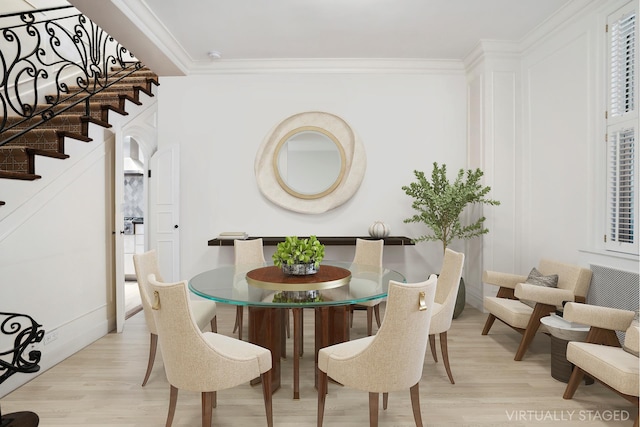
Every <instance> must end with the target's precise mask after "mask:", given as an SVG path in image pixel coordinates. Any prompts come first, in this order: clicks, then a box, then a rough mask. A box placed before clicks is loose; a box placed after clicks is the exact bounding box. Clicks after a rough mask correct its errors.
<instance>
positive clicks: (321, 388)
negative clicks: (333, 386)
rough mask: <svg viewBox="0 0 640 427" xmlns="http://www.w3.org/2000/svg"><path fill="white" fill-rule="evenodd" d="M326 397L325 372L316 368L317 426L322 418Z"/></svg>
mask: <svg viewBox="0 0 640 427" xmlns="http://www.w3.org/2000/svg"><path fill="white" fill-rule="evenodd" d="M326 397H327V374H326V373H325V372H322V371H321V370H320V369H318V427H322V421H323V419H324V401H325V399H326Z"/></svg>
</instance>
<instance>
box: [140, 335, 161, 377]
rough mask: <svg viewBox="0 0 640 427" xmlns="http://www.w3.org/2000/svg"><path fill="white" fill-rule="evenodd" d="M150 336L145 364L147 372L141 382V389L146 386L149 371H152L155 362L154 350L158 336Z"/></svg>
mask: <svg viewBox="0 0 640 427" xmlns="http://www.w3.org/2000/svg"><path fill="white" fill-rule="evenodd" d="M149 335H151V339H150V342H149V362H147V372H146V373H145V374H144V380H142V387H144V386H145V384H147V381H148V380H149V375H151V370H152V369H153V362H154V361H155V360H156V350H157V349H158V336H157V335H156V334H149Z"/></svg>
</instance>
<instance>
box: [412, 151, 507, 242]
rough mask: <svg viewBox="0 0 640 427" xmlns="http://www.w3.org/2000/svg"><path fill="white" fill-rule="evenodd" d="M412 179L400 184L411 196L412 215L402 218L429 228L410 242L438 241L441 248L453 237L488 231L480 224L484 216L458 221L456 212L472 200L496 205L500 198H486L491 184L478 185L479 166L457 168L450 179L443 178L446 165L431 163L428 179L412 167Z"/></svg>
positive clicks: (481, 173) (465, 236)
mask: <svg viewBox="0 0 640 427" xmlns="http://www.w3.org/2000/svg"><path fill="white" fill-rule="evenodd" d="M413 173H414V175H415V176H416V182H412V183H411V184H409V185H408V186H403V187H402V189H403V190H404V192H405V193H406V194H407V195H408V196H410V197H413V199H414V200H413V203H412V204H411V207H412V208H413V209H415V210H416V211H417V213H416V214H415V215H413V216H412V217H410V218H407V219H405V220H404V222H405V223H411V222H417V223H423V224H426V225H427V227H429V228H430V229H431V231H432V233H431V234H426V235H423V236H420V237H417V238H415V239H413V241H414V242H421V241H438V240H439V241H441V242H442V250H443V252H444V251H445V250H446V249H447V246H449V243H451V241H452V240H453V239H456V238H458V239H471V238H473V237H477V236H480V235H483V234H486V233H488V232H489V230H488V229H487V228H486V227H485V226H484V221H485V219H486V218H485V217H484V216H482V217H480V218H478V219H477V220H476V221H475V222H473V223H472V224H469V225H462V224H461V222H460V215H461V214H462V211H463V210H464V209H465V208H466V207H467V206H468V205H473V204H476V203H479V204H487V205H493V206H497V205H500V202H499V201H497V200H493V199H489V198H487V197H486V196H487V194H488V193H489V191H491V187H488V186H482V184H481V183H480V180H481V178H482V176H483V175H484V173H483V172H482V171H481V170H480V169H476V170H472V169H469V170H467V171H466V172H465V170H464V169H460V171H459V172H458V176H457V177H456V179H455V181H454V182H453V183H451V182H449V179H448V178H447V166H446V165H442V166H438V163H436V162H434V163H433V171H432V172H431V181H429V179H427V177H426V176H425V174H424V172H421V171H417V170H414V171H413Z"/></svg>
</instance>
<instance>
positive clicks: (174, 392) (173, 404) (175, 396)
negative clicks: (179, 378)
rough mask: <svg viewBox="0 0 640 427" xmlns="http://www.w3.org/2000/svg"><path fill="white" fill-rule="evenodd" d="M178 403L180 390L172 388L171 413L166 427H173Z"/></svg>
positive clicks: (170, 393) (170, 398) (170, 396)
mask: <svg viewBox="0 0 640 427" xmlns="http://www.w3.org/2000/svg"><path fill="white" fill-rule="evenodd" d="M177 402H178V389H177V388H175V387H174V386H170V392H169V413H168V414H167V424H166V427H171V424H172V423H173V416H174V415H175V414H176V403H177Z"/></svg>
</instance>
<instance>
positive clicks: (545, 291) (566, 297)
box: [515, 283, 574, 307]
mask: <svg viewBox="0 0 640 427" xmlns="http://www.w3.org/2000/svg"><path fill="white" fill-rule="evenodd" d="M515 295H516V297H517V298H518V299H526V300H529V301H534V302H540V303H542V304H548V305H555V306H556V307H559V306H561V305H562V303H563V302H564V301H573V300H574V296H573V292H571V291H570V290H568V289H558V288H549V287H546V286H538V285H532V284H530V283H518V284H517V285H516V291H515Z"/></svg>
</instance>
